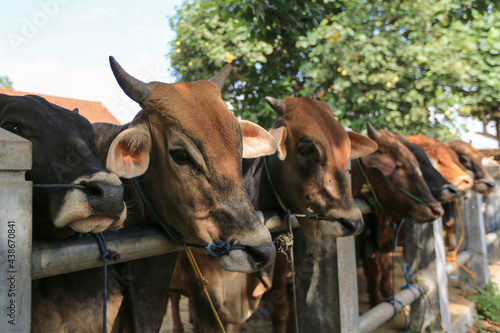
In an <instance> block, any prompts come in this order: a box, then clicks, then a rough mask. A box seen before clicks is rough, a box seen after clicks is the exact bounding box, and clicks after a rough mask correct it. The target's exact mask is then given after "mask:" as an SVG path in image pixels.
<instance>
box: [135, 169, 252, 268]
mask: <svg viewBox="0 0 500 333" xmlns="http://www.w3.org/2000/svg"><path fill="white" fill-rule="evenodd" d="M134 183H135V186H136V188H137V190H138V191H139V194H140V196H141V198H142V200H143V201H144V203H145V204H146V206H147V207H148V209H149V211H150V212H151V214H153V217H154V218H155V220H156V221H157V222H158V223H159V224H160V226H161V227H162V228H163V230H164V231H165V232H166V233H167V235H169V236H170V238H171V239H172V240H173V241H174V242H175V243H176V244H177V245H179V246H183V245H184V244H186V245H187V246H190V247H196V248H200V249H206V250H207V251H208V254H210V255H211V256H213V257H216V258H220V257H222V256H224V255H227V254H229V253H230V252H231V251H234V250H245V249H246V246H244V245H236V246H233V245H231V244H230V243H227V242H225V241H224V240H222V239H221V240H219V241H218V242H217V243H210V244H208V245H206V246H204V245H200V244H193V243H188V242H185V241H184V240H183V239H182V237H181V236H180V235H179V233H178V232H177V231H176V230H175V229H174V228H172V227H171V226H170V225H168V224H167V222H165V220H164V219H162V218H161V216H160V214H158V212H157V211H156V209H154V207H153V205H152V204H151V201H149V198H148V197H147V196H146V193H145V192H144V189H143V187H142V184H141V181H140V180H139V177H134Z"/></svg>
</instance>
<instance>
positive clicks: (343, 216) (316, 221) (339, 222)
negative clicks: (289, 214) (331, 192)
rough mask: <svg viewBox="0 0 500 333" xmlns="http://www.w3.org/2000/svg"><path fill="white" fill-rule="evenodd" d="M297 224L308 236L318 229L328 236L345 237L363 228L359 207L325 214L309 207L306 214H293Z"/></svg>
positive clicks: (355, 233)
mask: <svg viewBox="0 0 500 333" xmlns="http://www.w3.org/2000/svg"><path fill="white" fill-rule="evenodd" d="M295 216H296V217H297V219H298V221H299V224H300V226H301V228H302V230H304V231H305V232H306V234H308V235H309V236H315V235H316V233H317V232H318V231H320V232H321V233H322V234H324V235H327V236H330V237H347V236H354V235H357V234H359V233H360V232H361V230H363V225H364V223H363V216H362V215H361V212H360V211H359V209H357V208H355V209H353V210H352V211H337V210H335V211H332V212H329V213H328V214H325V215H320V214H316V213H314V212H313V211H312V210H311V209H310V208H308V209H307V214H295Z"/></svg>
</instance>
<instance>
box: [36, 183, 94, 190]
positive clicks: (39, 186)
mask: <svg viewBox="0 0 500 333" xmlns="http://www.w3.org/2000/svg"><path fill="white" fill-rule="evenodd" d="M33 188H46V189H56V188H76V189H80V190H86V189H87V188H86V187H85V186H84V185H79V184H33Z"/></svg>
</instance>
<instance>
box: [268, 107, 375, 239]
mask: <svg viewBox="0 0 500 333" xmlns="http://www.w3.org/2000/svg"><path fill="white" fill-rule="evenodd" d="M266 100H267V102H268V103H269V104H270V105H271V107H272V108H273V109H274V111H276V113H277V114H278V120H277V121H276V122H275V124H274V125H273V128H272V129H271V130H270V132H271V134H273V135H274V136H275V138H276V139H277V141H279V142H278V154H277V155H275V156H273V158H271V159H270V160H269V164H270V170H273V172H272V174H271V179H272V181H273V183H274V185H275V186H276V188H277V191H278V193H281V194H282V197H283V200H284V201H285V204H286V206H287V207H288V208H289V209H290V210H291V211H292V212H293V213H296V214H304V213H306V211H307V209H308V208H310V209H312V210H313V211H314V213H316V214H318V215H320V218H319V220H316V219H308V218H302V217H301V218H298V220H299V223H300V225H301V227H302V228H303V229H304V231H305V232H307V233H308V234H309V235H314V234H315V233H316V232H317V230H320V231H321V232H323V233H325V234H328V235H331V236H333V237H341V236H350V235H354V234H357V233H359V232H360V231H361V229H362V228H363V219H362V216H361V213H360V211H359V209H358V208H357V206H356V204H355V202H354V199H353V198H352V195H351V190H350V186H349V182H348V180H347V177H346V165H347V161H348V160H349V158H358V157H360V156H363V155H365V154H368V153H370V152H372V151H374V150H375V149H376V148H377V145H376V144H375V143H374V142H373V141H372V140H370V139H368V138H365V137H363V136H361V135H359V134H357V133H354V132H346V130H345V129H344V128H343V127H342V125H341V124H340V123H339V122H338V121H337V120H336V119H335V118H334V117H333V114H332V111H331V108H330V107H329V106H328V104H326V103H323V102H320V101H316V100H313V99H311V98H308V97H299V98H293V97H286V98H285V99H284V100H277V99H274V98H272V97H266ZM273 166H276V167H273ZM321 216H322V217H324V218H321Z"/></svg>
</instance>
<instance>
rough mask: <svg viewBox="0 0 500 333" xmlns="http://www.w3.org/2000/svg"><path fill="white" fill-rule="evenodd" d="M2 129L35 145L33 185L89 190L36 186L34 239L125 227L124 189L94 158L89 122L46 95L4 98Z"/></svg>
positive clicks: (1, 101)
mask: <svg viewBox="0 0 500 333" xmlns="http://www.w3.org/2000/svg"><path fill="white" fill-rule="evenodd" d="M0 127H2V128H4V129H6V130H8V131H10V132H12V133H14V134H17V135H19V136H21V137H23V138H25V139H27V140H29V141H31V143H32V149H33V166H32V170H31V171H27V172H26V180H30V181H32V182H33V184H79V185H83V186H84V187H85V188H84V189H80V188H60V189H53V188H34V190H33V236H34V237H51V238H61V237H67V236H70V235H72V234H74V233H75V232H80V233H86V232H101V231H103V230H105V229H107V228H110V227H118V226H121V225H122V224H123V221H124V220H125V217H126V206H125V204H124V202H123V185H122V183H121V181H120V180H119V178H118V177H117V176H116V175H115V174H113V173H110V172H108V171H107V170H106V169H105V168H104V167H103V166H102V165H101V164H100V163H99V162H98V161H97V159H96V158H95V156H94V155H93V154H92V150H93V149H95V141H94V134H93V130H92V125H91V124H90V123H89V121H88V120H87V119H85V118H84V117H82V116H80V115H79V114H77V112H72V111H70V110H67V109H64V108H62V107H59V106H57V105H54V104H52V103H49V102H48V101H47V100H45V99H44V98H42V97H40V96H34V95H27V96H9V95H4V94H0Z"/></svg>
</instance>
